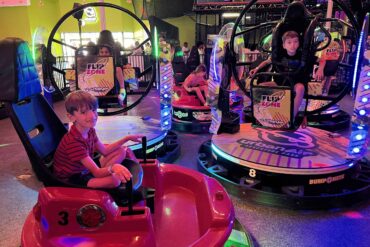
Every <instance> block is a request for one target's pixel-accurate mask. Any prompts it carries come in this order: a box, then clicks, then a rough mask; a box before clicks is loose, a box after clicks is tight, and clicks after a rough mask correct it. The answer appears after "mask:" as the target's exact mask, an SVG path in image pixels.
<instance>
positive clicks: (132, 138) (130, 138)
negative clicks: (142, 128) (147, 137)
mask: <svg viewBox="0 0 370 247" xmlns="http://www.w3.org/2000/svg"><path fill="white" fill-rule="evenodd" d="M143 137H144V135H128V136H126V139H127V140H128V141H133V142H141V138H143Z"/></svg>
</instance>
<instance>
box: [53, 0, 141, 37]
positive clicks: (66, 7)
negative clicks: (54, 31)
mask: <svg viewBox="0 0 370 247" xmlns="http://www.w3.org/2000/svg"><path fill="white" fill-rule="evenodd" d="M75 2H79V3H82V1H76V0H64V1H63V0H60V1H59V9H60V13H62V14H63V15H64V14H65V13H67V12H68V11H70V10H71V9H72V7H73V3H75ZM84 2H85V3H90V2H96V0H95V1H94V0H90V1H84ZM106 2H108V1H106ZM109 3H112V4H115V5H118V6H121V7H123V8H125V9H128V10H129V11H131V12H133V6H132V4H130V3H127V1H126V0H110V1H109ZM96 11H97V13H98V22H96V23H93V24H86V25H85V26H83V27H82V32H100V31H101V22H100V18H101V15H100V8H96ZM104 11H105V16H106V29H108V30H110V31H112V32H120V31H123V30H125V31H128V32H134V31H136V30H137V29H138V26H137V25H135V20H134V19H133V18H131V17H130V16H129V15H128V14H126V13H124V12H122V11H120V10H117V9H114V8H104ZM60 30H61V31H62V32H78V24H77V20H76V19H74V18H72V17H71V18H68V19H67V20H66V21H65V22H64V23H63V24H62V26H61V28H60Z"/></svg>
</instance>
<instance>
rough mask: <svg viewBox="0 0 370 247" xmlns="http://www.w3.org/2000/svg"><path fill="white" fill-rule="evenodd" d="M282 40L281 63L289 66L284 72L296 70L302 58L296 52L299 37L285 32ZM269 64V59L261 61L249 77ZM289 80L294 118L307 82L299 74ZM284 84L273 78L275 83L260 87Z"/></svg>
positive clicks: (304, 77) (293, 32)
mask: <svg viewBox="0 0 370 247" xmlns="http://www.w3.org/2000/svg"><path fill="white" fill-rule="evenodd" d="M282 40H283V48H284V50H285V52H284V53H283V54H282V55H281V58H280V59H281V62H282V63H284V64H287V65H289V66H288V67H287V68H286V72H288V71H291V70H293V71H294V70H295V69H298V67H299V66H300V60H301V57H302V53H301V51H299V50H298V48H299V35H298V33H297V32H295V31H287V32H285V33H284V34H283V37H282ZM268 63H271V58H268V59H267V60H265V61H263V62H262V63H261V64H260V65H258V66H257V67H256V68H254V69H252V70H251V71H250V72H249V75H250V76H253V75H254V74H255V73H256V72H257V71H258V70H259V69H260V68H262V67H264V66H265V65H266V64H268ZM291 79H292V81H293V83H294V91H295V97H294V109H293V110H294V113H293V114H294V115H293V116H294V117H295V116H296V115H297V113H298V110H299V107H300V105H301V103H302V100H303V96H304V91H305V86H304V84H306V83H307V82H308V80H309V78H307V76H305V75H302V73H300V74H296V75H292V76H291ZM283 83H284V79H283V78H281V77H277V78H275V82H267V83H261V84H260V85H265V86H277V85H280V86H282V84H283Z"/></svg>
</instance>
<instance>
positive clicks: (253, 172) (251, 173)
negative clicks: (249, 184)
mask: <svg viewBox="0 0 370 247" xmlns="http://www.w3.org/2000/svg"><path fill="white" fill-rule="evenodd" d="M256 175H257V174H256V170H254V169H250V170H249V176H250V177H252V178H255V177H256Z"/></svg>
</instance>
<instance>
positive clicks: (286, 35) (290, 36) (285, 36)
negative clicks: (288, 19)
mask: <svg viewBox="0 0 370 247" xmlns="http://www.w3.org/2000/svg"><path fill="white" fill-rule="evenodd" d="M293 38H298V40H299V35H298V33H297V32H296V31H287V32H285V33H284V34H283V37H282V40H283V43H284V42H285V41H286V40H287V39H293Z"/></svg>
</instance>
